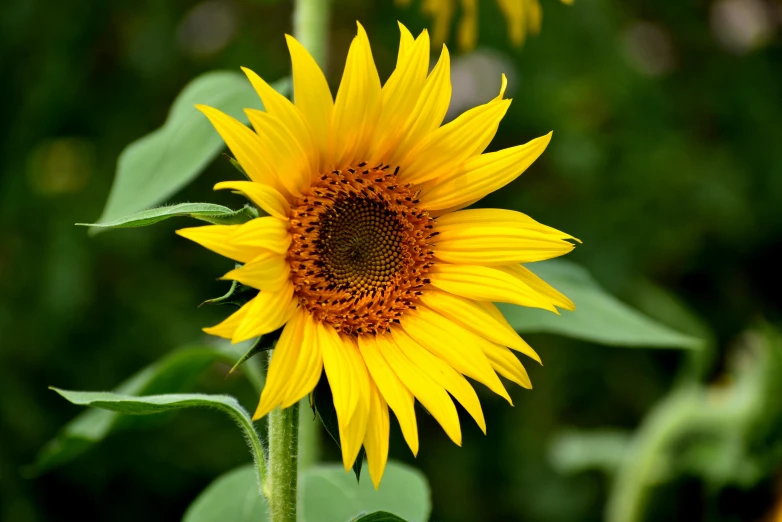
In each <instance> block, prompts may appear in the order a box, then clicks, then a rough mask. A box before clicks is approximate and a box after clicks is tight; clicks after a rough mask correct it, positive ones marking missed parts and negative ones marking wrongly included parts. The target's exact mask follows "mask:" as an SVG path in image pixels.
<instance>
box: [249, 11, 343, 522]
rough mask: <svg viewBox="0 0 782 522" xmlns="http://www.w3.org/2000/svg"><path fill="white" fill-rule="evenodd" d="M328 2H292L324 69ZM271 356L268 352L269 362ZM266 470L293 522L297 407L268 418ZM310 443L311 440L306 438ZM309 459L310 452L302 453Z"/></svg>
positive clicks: (271, 497)
mask: <svg viewBox="0 0 782 522" xmlns="http://www.w3.org/2000/svg"><path fill="white" fill-rule="evenodd" d="M330 4H331V0H295V2H294V8H293V36H295V37H296V39H297V40H298V41H299V42H300V43H301V44H302V45H303V46H304V47H305V48H306V49H307V50H308V51H309V52H310V54H311V55H312V57H313V58H314V59H315V61H316V62H318V64H319V65H320V67H321V69H323V70H324V71H325V69H326V56H327V54H328V46H327V41H328V27H329V6H330ZM271 357H272V352H271V351H270V352H269V360H270V361H271ZM267 422H268V437H269V456H268V462H269V469H268V473H267V475H266V481H265V483H264V484H263V494H264V496H265V497H266V502H267V504H268V506H269V520H270V521H271V522H296V491H297V490H298V466H299V462H298V461H299V404H298V403H297V404H294V405H293V406H291V407H290V408H286V409H284V410H282V409H280V408H277V409H275V410H273V411H272V412H271V413H269V416H268V421H267ZM305 439H306V440H307V441H309V442H310V443H312V442H313V440H314V439H313V438H312V437H305ZM304 453H305V455H311V454H312V452H307V451H305V452H304Z"/></svg>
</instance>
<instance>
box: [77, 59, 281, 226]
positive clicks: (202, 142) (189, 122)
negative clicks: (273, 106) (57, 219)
mask: <svg viewBox="0 0 782 522" xmlns="http://www.w3.org/2000/svg"><path fill="white" fill-rule="evenodd" d="M273 86H274V87H275V88H276V89H277V90H278V91H280V92H283V93H284V92H287V91H288V90H289V81H288V80H287V79H283V80H280V81H278V82H276V83H275V84H274V85H273ZM195 104H204V105H209V106H211V107H215V108H217V109H220V110H222V111H223V112H225V113H227V114H229V115H231V116H233V117H234V118H236V119H238V120H240V121H242V122H243V123H247V121H248V120H247V116H246V115H245V114H244V109H245V108H253V109H263V104H262V103H261V100H260V99H259V97H258V95H257V94H256V93H255V91H254V90H253V88H252V86H251V85H250V82H249V81H248V80H247V79H246V78H245V77H244V76H243V75H242V74H240V73H238V72H232V71H214V72H208V73H206V74H204V75H202V76H199V77H198V78H196V79H194V80H193V81H191V82H190V83H189V84H188V85H187V86H186V87H185V88H184V89H183V90H182V92H181V93H180V94H179V96H177V98H176V100H174V103H173V105H172V106H171V111H170V113H169V115H168V118H167V119H166V122H165V124H164V125H163V126H162V127H160V128H159V129H157V130H156V131H154V132H152V133H151V134H148V135H146V136H144V137H143V138H141V139H139V140H136V141H134V142H133V143H131V144H130V145H128V146H127V147H126V148H125V150H123V151H122V154H120V157H119V160H118V161H117V172H116V175H115V178H114V184H113V186H112V187H111V192H110V194H109V198H108V201H107V202H106V207H105V208H104V210H103V214H102V215H101V217H100V219H99V220H98V222H100V223H106V222H110V221H114V220H116V219H118V218H120V217H122V216H126V215H128V214H132V213H134V212H138V211H141V210H143V209H146V208H149V207H151V206H153V205H156V204H158V203H160V202H162V201H165V200H166V198H168V197H169V196H171V195H172V194H174V193H175V192H176V191H178V190H179V189H180V188H182V187H184V186H185V185H187V184H188V183H189V182H190V181H191V180H192V179H193V178H195V177H196V176H197V175H198V174H199V173H200V172H201V171H202V170H203V169H204V168H205V167H206V165H207V164H209V162H210V161H212V159H213V158H214V157H215V156H216V155H217V154H218V153H219V152H220V149H222V147H223V141H222V139H221V138H220V136H219V135H218V134H217V132H215V130H214V129H213V128H212V125H211V124H210V123H209V121H208V120H207V119H206V117H204V116H203V115H202V114H201V113H199V112H198V111H197V110H196V109H195V107H194V105H195ZM92 230H97V229H92Z"/></svg>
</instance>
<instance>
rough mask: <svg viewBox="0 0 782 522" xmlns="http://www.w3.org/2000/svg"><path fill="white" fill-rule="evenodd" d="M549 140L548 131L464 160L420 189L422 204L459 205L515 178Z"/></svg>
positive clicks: (431, 205) (433, 205) (452, 206)
mask: <svg viewBox="0 0 782 522" xmlns="http://www.w3.org/2000/svg"><path fill="white" fill-rule="evenodd" d="M549 141H551V133H548V134H546V135H545V136H541V137H540V138H536V139H534V140H532V141H530V142H529V143H526V144H524V145H519V146H517V147H511V148H509V149H503V150H500V151H497V152H490V153H488V154H482V155H480V156H475V157H473V158H470V159H468V160H466V161H465V162H464V163H463V164H461V166H460V167H459V168H458V169H457V170H456V171H454V172H453V173H451V174H447V175H444V176H441V177H440V178H437V179H434V180H432V181H430V182H428V183H427V184H426V185H424V186H423V187H422V189H421V196H420V197H419V199H420V201H421V206H422V207H424V208H426V209H432V210H437V209H444V208H454V209H456V208H458V207H459V206H460V205H462V206H465V205H466V204H467V203H468V202H475V201H477V200H478V199H480V198H482V197H484V196H485V195H486V194H489V193H491V192H494V191H495V190H497V189H499V188H501V187H504V186H505V185H507V184H508V183H510V182H511V181H513V180H514V179H516V178H517V177H518V176H519V175H520V174H521V173H522V172H524V171H525V170H526V169H527V167H529V166H530V165H532V162H533V161H535V160H536V159H538V156H540V155H541V154H542V153H543V151H544V150H545V149H546V146H547V145H548V144H549Z"/></svg>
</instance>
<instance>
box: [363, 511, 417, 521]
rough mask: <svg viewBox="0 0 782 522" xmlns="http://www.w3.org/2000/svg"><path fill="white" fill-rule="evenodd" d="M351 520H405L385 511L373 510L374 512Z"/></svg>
mask: <svg viewBox="0 0 782 522" xmlns="http://www.w3.org/2000/svg"><path fill="white" fill-rule="evenodd" d="M352 522H405V519H403V518H399V517H398V516H396V515H393V514H391V513H389V512H387V511H375V512H374V513H370V514H368V515H363V516H360V517H358V518H354V519H353V521H352Z"/></svg>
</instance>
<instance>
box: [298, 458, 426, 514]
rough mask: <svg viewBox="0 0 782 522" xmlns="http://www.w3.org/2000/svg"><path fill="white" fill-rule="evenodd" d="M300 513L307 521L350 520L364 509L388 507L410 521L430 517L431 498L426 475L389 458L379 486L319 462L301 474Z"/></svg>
mask: <svg viewBox="0 0 782 522" xmlns="http://www.w3.org/2000/svg"><path fill="white" fill-rule="evenodd" d="M300 491H301V493H300V498H299V515H300V517H301V520H303V521H304V522H333V521H335V520H351V519H352V518H354V517H356V516H357V515H361V514H362V513H373V512H375V511H387V512H389V513H395V514H396V515H397V516H399V517H402V519H403V520H407V521H409V522H425V521H426V520H429V514H430V512H431V509H432V506H431V499H430V492H429V484H428V482H427V480H426V477H424V475H423V474H422V473H421V472H420V471H418V470H416V469H414V468H411V467H410V466H407V465H405V464H401V463H398V462H393V461H389V462H388V464H387V465H386V470H385V474H384V475H383V481H382V482H381V483H380V489H379V490H377V491H376V490H375V488H374V486H373V485H372V483H371V482H370V481H369V480H365V481H363V482H361V483H358V484H357V483H356V481H355V480H353V478H352V477H350V476H349V475H347V474H346V473H345V470H344V469H343V468H342V466H341V465H339V464H336V465H320V466H315V467H313V468H310V469H308V470H307V471H305V472H304V473H302V475H301V481H300Z"/></svg>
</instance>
